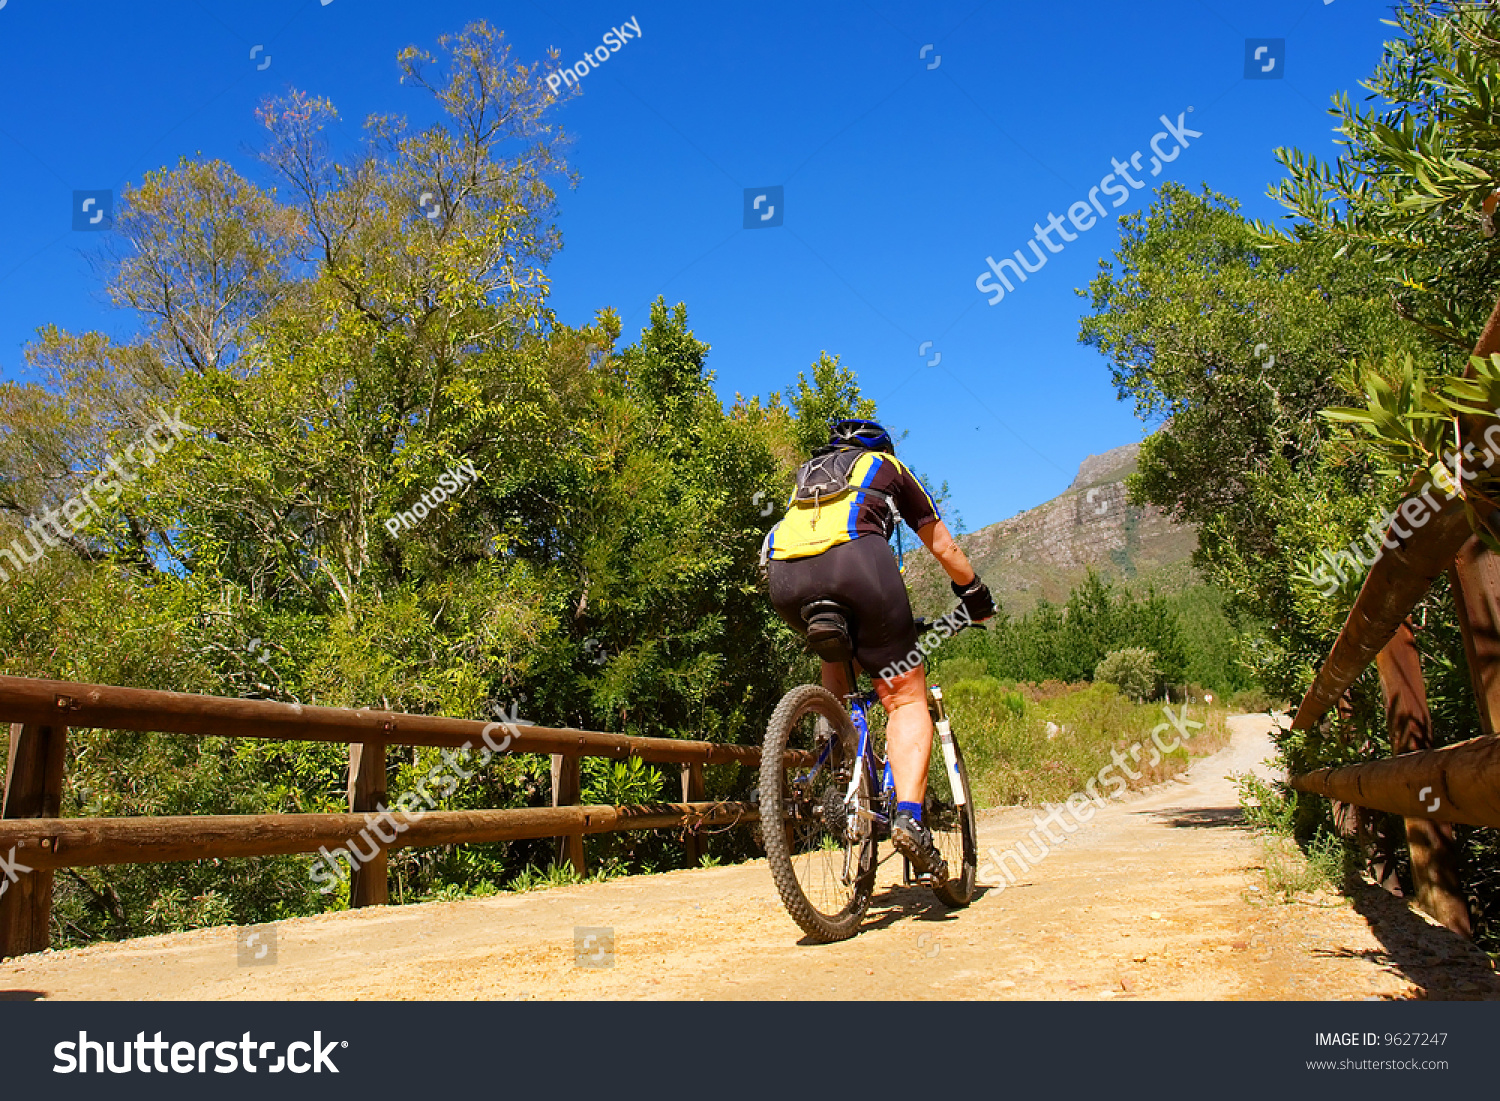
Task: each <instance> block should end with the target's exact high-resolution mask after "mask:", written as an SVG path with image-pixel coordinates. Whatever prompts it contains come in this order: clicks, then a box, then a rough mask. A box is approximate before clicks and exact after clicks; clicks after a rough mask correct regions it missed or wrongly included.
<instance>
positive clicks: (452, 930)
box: [0, 715, 1500, 1000]
mask: <svg viewBox="0 0 1500 1101" xmlns="http://www.w3.org/2000/svg"><path fill="white" fill-rule="evenodd" d="M1230 725H1231V728H1232V730H1233V734H1234V736H1233V740H1232V742H1231V744H1230V746H1229V747H1228V748H1226V749H1225V750H1223V751H1222V752H1220V753H1218V754H1216V755H1215V756H1213V757H1210V758H1207V759H1204V760H1202V761H1198V762H1196V763H1195V764H1194V766H1193V768H1192V769H1191V770H1190V771H1189V772H1188V773H1187V774H1186V776H1185V777H1182V778H1180V779H1179V781H1178V782H1174V783H1169V784H1164V785H1162V786H1161V787H1159V788H1157V789H1155V790H1153V791H1151V792H1148V793H1146V794H1144V795H1141V796H1138V797H1135V798H1133V799H1131V800H1129V801H1126V802H1122V803H1117V804H1111V805H1110V806H1109V807H1107V808H1106V809H1104V810H1101V811H1100V812H1099V813H1098V814H1097V815H1096V816H1095V818H1094V819H1093V821H1092V822H1090V823H1089V825H1088V826H1087V827H1085V828H1083V829H1081V830H1080V831H1079V832H1078V833H1077V834H1075V835H1073V836H1072V837H1071V838H1070V840H1069V841H1068V842H1067V844H1065V845H1061V846H1059V847H1058V848H1056V849H1055V850H1054V851H1053V852H1052V853H1051V855H1050V856H1048V857H1047V858H1046V859H1045V860H1043V861H1042V862H1041V863H1039V864H1037V865H1036V866H1035V867H1034V868H1032V869H1031V870H1030V871H1029V872H1028V873H1027V875H1026V877H1025V878H1023V879H1020V880H1018V881H1017V882H1015V883H1014V884H1011V883H1007V882H1004V881H1001V882H999V883H992V884H991V885H990V886H989V887H988V888H987V889H984V890H982V892H981V894H980V896H979V897H978V898H977V899H976V900H975V901H974V903H973V904H972V905H971V906H970V907H968V908H967V909H965V910H959V911H948V910H946V909H944V908H943V907H942V906H941V905H939V904H938V903H937V902H936V901H935V900H934V899H932V897H931V895H930V894H929V893H928V892H926V891H921V890H914V889H907V888H904V887H902V886H900V882H899V880H900V866H899V863H898V862H897V861H895V860H888V861H887V862H886V863H885V864H884V865H883V866H882V884H883V886H882V889H881V890H880V892H879V893H878V894H877V896H876V899H875V903H874V905H873V906H872V907H871V910H870V915H869V917H868V918H867V920H866V924H865V928H864V930H863V931H862V932H861V933H860V935H859V936H857V937H855V938H854V939H853V940H850V941H846V942H844V943H842V944H835V945H812V944H808V943H806V942H805V941H804V940H803V938H802V935H801V933H800V931H799V930H798V929H797V928H796V926H795V925H793V923H792V922H791V920H790V919H789V918H788V917H787V916H786V914H785V913H784V912H783V911H782V909H781V906H780V904H779V902H778V901H777V900H776V898H775V893H774V888H773V887H772V885H771V878H770V875H769V873H768V872H767V870H766V867H765V862H764V861H755V862H753V863H750V864H744V865H739V866H736V867H731V868H715V869H705V870H694V871H679V872H672V873H668V874H665V875H657V876H637V877H632V878H628V879H620V880H615V881H613V882H609V883H603V884H591V885H588V886H581V887H567V888H561V889H557V890H551V891H544V892H536V893H530V894H522V895H508V896H503V897H498V898H491V899H482V900H474V901H466V902H455V903H429V904H425V905H421V906H406V907H389V908H385V907H382V908H375V909H367V910H359V911H348V912H343V913H337V914H327V915H320V916H317V917H309V918H299V919H296V920H292V921H286V922H282V923H280V924H279V925H278V926H277V927H276V934H277V944H276V957H275V959H276V962H275V963H274V965H258V966H241V965H240V963H239V960H238V953H237V947H238V946H237V941H236V936H235V931H234V930H226V929H216V930H201V931H198V932H194V933H186V934H176V935H172V936H164V937H151V938H146V939H141V940H134V941H128V942H124V943H118V944H102V945H95V946H92V947H89V948H81V949H72V950H69V951H65V952H55V953H52V952H49V953H45V954H40V955H35V956H27V957H22V958H20V959H17V960H12V961H9V962H7V963H5V964H0V998H26V997H36V996H42V997H46V998H53V999H235V998H254V999H319V998H327V999H390V998H416V999H472V998H482V999H506V1000H512V999H528V998H758V999H780V998H813V999H825V998H849V997H876V998H880V997H891V996H893V995H894V994H896V993H897V992H898V991H899V992H901V993H902V994H903V995H904V996H906V997H932V998H1023V999H1049V1000H1056V999H1059V998H1082V999H1095V998H1150V999H1162V998H1210V999H1220V998H1252V999H1283V998H1291V999H1296V998H1305V999H1348V998H1353V999H1360V998H1370V997H1385V998H1389V997H1398V998H1400V997H1430V998H1479V997H1497V996H1500V981H1497V979H1496V977H1495V975H1494V974H1493V972H1492V971H1491V969H1490V968H1489V967H1488V965H1487V962H1486V961H1485V959H1484V957H1483V956H1482V955H1480V954H1479V953H1478V952H1477V951H1475V950H1474V949H1472V948H1471V947H1470V946H1468V945H1467V944H1465V943H1464V942H1463V941H1461V940H1460V939H1459V938H1457V937H1455V936H1453V935H1452V934H1450V933H1448V932H1447V931H1446V930H1444V929H1442V928H1440V927H1438V926H1436V925H1435V924H1434V923H1432V922H1431V921H1429V920H1428V919H1426V918H1425V917H1423V916H1422V915H1420V914H1419V913H1417V912H1416V911H1414V910H1411V909H1409V908H1408V907H1407V906H1406V905H1405V904H1404V903H1402V902H1401V901H1400V900H1397V899H1393V898H1391V897H1390V896H1388V895H1386V894H1385V893H1384V892H1382V891H1380V890H1378V889H1376V888H1374V887H1367V888H1365V889H1363V890H1362V891H1359V892H1357V894H1356V897H1355V898H1354V899H1353V900H1352V901H1350V900H1346V899H1343V898H1340V897H1337V896H1320V897H1317V898H1314V899H1311V900H1307V901H1303V902H1299V903H1294V904H1283V903H1279V902H1275V901H1272V900H1269V899H1267V898H1266V897H1265V894H1266V892H1265V891H1264V889H1263V887H1264V880H1263V877H1262V875H1261V873H1260V871H1259V870H1258V869H1259V865H1260V852H1261V849H1260V845H1259V844H1258V842H1257V841H1256V840H1255V839H1254V838H1253V837H1252V836H1251V835H1250V834H1249V832H1248V831H1247V830H1245V829H1244V828H1243V827H1242V826H1241V825H1239V815H1238V811H1237V809H1236V806H1237V798H1236V795H1235V789H1234V786H1233V784H1232V782H1231V781H1230V780H1229V779H1227V777H1228V775H1229V774H1231V773H1234V772H1242V771H1249V770H1251V769H1257V770H1259V771H1261V772H1262V774H1264V769H1263V767H1262V766H1261V765H1260V762H1262V761H1263V760H1264V759H1265V758H1266V757H1268V756H1269V755H1270V753H1271V743H1270V739H1269V736H1268V733H1267V731H1268V730H1269V721H1268V719H1267V717H1266V716H1264V715H1256V716H1238V717H1236V718H1233V719H1231V720H1230ZM1033 813H1034V812H1032V811H1029V810H1023V809H1015V808H1013V809H1006V810H999V811H992V812H989V813H987V814H985V815H984V816H983V818H982V820H981V823H980V835H981V847H982V848H984V849H989V848H992V847H993V848H994V849H996V850H997V851H1003V850H1004V849H1005V848H1006V847H1008V846H1009V845H1010V844H1011V843H1012V842H1013V841H1015V840H1016V839H1018V838H1020V837H1023V836H1024V835H1025V834H1026V833H1027V832H1029V831H1030V830H1031V829H1032V815H1033ZM1256 888H1260V889H1259V890H1257V889H1256ZM579 926H591V927H604V928H608V929H612V930H613V937H614V941H613V947H614V952H613V957H612V961H611V959H610V958H609V957H606V958H605V959H604V960H601V961H599V962H600V963H607V964H609V966H579V964H578V962H577V960H576V958H575V928H576V927H579Z"/></svg>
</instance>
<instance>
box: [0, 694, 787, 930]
mask: <svg viewBox="0 0 1500 1101" xmlns="http://www.w3.org/2000/svg"><path fill="white" fill-rule="evenodd" d="M0 722H8V723H10V724H11V727H10V755H9V760H8V762H7V765H6V772H5V792H4V798H3V802H0V859H3V860H4V864H3V865H0V891H3V893H0V959H3V958H5V957H7V956H14V955H20V954H22V953H25V952H36V951H41V950H42V949H45V948H46V947H47V946H48V943H49V928H50V923H51V912H52V879H53V872H54V871H55V870H56V869H58V868H77V867H89V866H97V865H105V864H138V863H156V862H164V861H183V860H209V859H216V858H217V859H225V858H231V857H253V856H275V855H284V854H288V853H312V852H318V851H320V850H322V849H323V848H325V847H328V848H331V849H335V850H336V849H339V848H345V849H347V848H349V847H350V846H351V842H354V843H356V844H359V843H360V842H361V840H362V841H363V842H364V846H365V847H367V846H368V845H369V844H370V843H371V841H372V839H373V841H374V843H375V845H376V847H377V849H378V851H376V852H375V855H374V856H372V857H371V858H370V859H368V860H362V861H359V862H358V866H357V867H355V868H353V869H352V874H351V882H350V895H349V897H350V905H352V906H373V905H381V904H383V903H385V902H386V900H387V894H386V891H387V876H386V863H387V853H388V852H389V851H390V850H392V849H399V848H409V847H421V846H431V845H456V844H465V843H476V842H492V841H514V840H520V839H526V838H548V837H550V838H556V839H557V847H558V856H559V859H560V860H567V861H569V862H570V863H571V864H572V866H573V867H574V869H576V870H577V871H578V872H580V873H582V872H583V871H584V859H583V837H584V835H585V834H590V833H609V832H614V831H620V830H639V829H666V828H673V829H683V830H685V831H686V832H687V845H688V854H689V858H690V859H691V860H693V861H694V862H696V861H697V859H698V857H699V855H700V848H699V841H698V838H697V836H696V835H695V831H697V830H698V829H700V828H703V827H709V826H731V825H735V824H741V823H751V822H755V821H758V820H759V815H758V812H757V811H756V808H755V807H754V806H752V805H750V804H748V803H725V802H710V801H706V800H705V799H704V794H705V792H704V779H703V769H704V766H706V765H713V764H737V765H745V766H751V767H758V766H759V764H760V749H759V748H758V747H754V746H740V745H720V744H716V743H711V742H701V741H685V740H677V739H674V738H633V737H627V736H625V735H621V734H604V733H599V732H596V731H587V730H570V729H554V728H550V727H541V726H531V725H526V724H515V723H500V722H496V723H485V722H480V721H475V720H469V719H449V718H441V717H436V716H428V715H403V714H399V713H395V712H389V711H370V710H348V709H344V708H334V707H308V706H303V705H301V704H295V703H279V702H275V701H270V700H239V699H225V698H221V697H217V696H194V695H185V694H182V693H177V692H159V691H151V690H146V689H139V688H116V687H110V686H108V685H99V684H74V683H71V682H67V681H49V680H34V679H30V678H26V677H0ZM81 728H98V729H108V730H138V731H160V732H164V733H177V734H184V735H191V736H198V737H206V736H213V737H228V738H268V739H275V740H280V741H315V742H339V743H347V744H348V746H349V813H347V814H246V815H191V816H178V817H153V818H62V817H60V816H59V815H60V811H61V804H62V793H63V782H64V771H65V764H66V760H67V741H68V732H69V731H70V730H72V729H81ZM392 745H403V746H437V747H445V748H454V749H464V748H471V749H480V748H488V749H490V750H491V751H494V750H496V749H497V748H498V749H499V750H500V751H501V752H504V753H545V754H549V755H550V756H551V758H552V806H551V807H533V808H521V809H510V810H467V811H425V812H424V811H417V809H416V808H415V807H411V808H405V807H403V804H402V800H398V801H397V804H396V806H394V807H388V804H387V793H386V748H387V747H388V746H392ZM583 757H608V758H614V759H616V760H623V759H625V758H629V757H638V758H640V759H642V760H645V761H652V762H658V763H666V764H677V765H680V766H681V771H682V801H681V802H678V803H658V804H651V805H644V806H628V807H616V806H579V805H577V803H578V800H579V798H580V782H579V763H580V760H581V759H582V758H583ZM407 809H410V810H412V811H413V813H411V814H406V813H404V811H405V810H407ZM395 822H399V826H398V827H396V828H392V824H393V823H395ZM388 834H389V836H387V835H388ZM356 851H359V850H356ZM351 863H353V861H351ZM20 868H25V869H26V870H25V871H24V872H22V871H18V870H17V869H20Z"/></svg>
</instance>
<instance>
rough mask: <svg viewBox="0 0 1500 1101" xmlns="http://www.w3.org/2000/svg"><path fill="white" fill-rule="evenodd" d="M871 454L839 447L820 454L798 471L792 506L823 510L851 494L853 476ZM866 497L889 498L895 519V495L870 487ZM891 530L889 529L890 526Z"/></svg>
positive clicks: (856, 449) (888, 505)
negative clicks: (825, 502) (831, 502)
mask: <svg viewBox="0 0 1500 1101" xmlns="http://www.w3.org/2000/svg"><path fill="white" fill-rule="evenodd" d="M868 454H869V452H868V451H866V450H865V449H864V448H862V447H839V448H831V449H828V450H824V451H821V452H820V453H816V454H814V455H813V457H812V458H811V459H809V460H807V462H805V463H803V464H802V466H801V467H800V468H798V470H797V488H796V490H795V491H794V492H793V493H792V502H791V503H792V506H793V507H796V506H797V505H799V504H806V503H809V502H810V503H811V504H812V506H813V508H821V507H822V506H823V503H824V501H829V500H833V499H835V498H838V497H841V496H842V495H843V494H845V493H848V492H850V490H851V489H852V488H853V487H851V486H850V485H849V472H850V471H852V470H853V469H854V464H855V463H856V462H858V461H859V459H860V457H861V456H863V455H868ZM860 492H862V493H874V494H876V495H878V496H880V497H883V498H885V503H886V507H887V508H888V509H889V510H890V512H891V517H890V520H894V519H895V502H893V501H892V500H891V495H890V494H889V493H886V492H885V491H884V490H880V489H870V488H868V487H866V488H865V489H863V490H860ZM888 526H889V525H888Z"/></svg>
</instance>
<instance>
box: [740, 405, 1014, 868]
mask: <svg viewBox="0 0 1500 1101" xmlns="http://www.w3.org/2000/svg"><path fill="white" fill-rule="evenodd" d="M898 516H899V519H901V520H905V521H906V523H907V525H908V526H910V527H911V529H912V530H913V531H915V532H916V533H917V538H919V539H921V540H922V543H923V545H925V546H926V547H927V549H928V550H929V551H931V552H932V556H933V557H934V558H936V559H937V560H938V563H939V564H940V565H941V566H942V567H943V571H944V572H945V573H946V574H947V575H948V577H949V579H950V581H951V583H952V587H953V592H954V594H955V595H956V596H957V597H958V598H959V600H960V602H961V603H962V606H963V609H964V611H965V613H966V614H967V615H968V616H969V617H970V618H971V619H972V620H974V621H975V622H978V621H980V620H984V619H988V618H990V617H991V616H992V615H994V614H995V602H994V600H993V599H992V598H991V596H990V591H989V589H988V588H987V587H986V586H985V584H984V582H983V581H981V580H979V577H978V575H977V574H975V572H974V570H973V567H971V566H970V565H969V560H968V558H967V557H965V555H964V552H963V551H962V550H960V549H959V546H958V544H957V543H956V542H954V540H953V536H952V535H951V534H950V533H949V531H948V528H947V526H946V525H945V524H944V523H943V521H942V518H941V517H940V516H939V515H938V510H937V505H936V504H935V503H934V502H933V500H932V497H931V496H930V495H929V494H928V492H927V491H926V490H925V489H923V488H922V484H921V483H920V482H919V481H917V479H916V477H915V476H914V475H913V474H912V472H911V471H909V470H908V469H907V468H906V467H905V466H904V465H903V464H902V462H901V460H899V459H898V458H896V448H895V445H894V444H893V443H892V442H891V435H890V433H889V432H887V431H886V430H885V429H884V428H882V427H881V426H880V425H879V424H876V423H875V422H874V421H868V420H857V419H847V420H841V421H836V422H834V423H833V425H832V426H831V429H830V435H829V441H828V444H827V445H826V446H825V447H821V448H819V449H818V450H816V451H814V452H813V456H812V458H811V459H810V460H809V461H808V462H807V463H805V464H803V466H802V467H801V469H799V470H798V472H797V489H796V490H795V491H794V492H793V494H792V499H791V500H790V501H788V503H787V514H786V516H785V517H784V518H783V519H782V520H781V521H780V522H779V523H777V524H776V526H775V527H774V528H772V529H771V533H770V534H769V535H768V536H767V537H766V560H767V561H766V574H767V579H768V581H769V583H770V589H771V603H772V604H773V605H774V606H775V608H776V612H777V614H778V615H780V616H781V618H782V619H784V620H785V621H786V622H787V624H788V625H789V626H790V627H791V628H792V629H793V630H795V631H797V632H798V633H799V634H801V635H803V636H804V637H809V638H810V639H811V640H814V641H815V640H816V639H817V638H818V627H819V626H820V624H819V623H818V622H817V621H816V619H815V620H814V622H813V623H812V624H811V625H809V624H808V623H806V622H804V621H803V618H802V610H803V608H804V607H806V606H807V605H808V604H810V603H812V602H813V601H817V600H833V601H837V602H838V603H839V604H841V605H843V606H844V607H845V608H846V609H848V611H849V613H850V622H849V625H848V626H849V634H850V636H851V637H852V640H853V643H854V657H855V661H856V663H857V668H859V669H864V670H867V671H869V672H870V673H871V675H872V676H873V677H874V681H875V692H876V695H878V696H879V697H880V702H881V704H882V706H884V707H885V710H886V713H887V714H888V715H889V716H890V721H889V723H888V724H887V727H886V756H887V758H888V759H889V761H890V765H891V773H892V775H893V777H894V779H895V782H896V799H897V804H896V813H895V815H894V816H893V820H892V822H891V841H892V843H893V844H895V846H896V849H897V850H898V851H899V852H900V853H901V854H902V855H904V856H905V857H906V858H907V859H908V860H910V861H911V863H912V865H913V866H914V867H915V868H916V869H917V871H918V872H919V873H922V874H926V875H928V876H931V877H932V878H933V879H934V880H936V881H937V882H939V883H941V882H943V881H944V880H946V879H947V874H948V869H947V865H946V863H945V861H944V860H943V858H942V856H941V854H940V853H939V852H938V850H937V847H936V846H935V845H934V844H933V842H932V834H931V832H930V831H929V830H928V829H927V827H926V826H925V825H924V824H923V822H922V803H923V801H924V799H925V798H926V794H927V763H928V760H929V758H930V757H931V755H932V733H933V731H932V718H931V716H930V715H929V714H928V713H927V671H926V669H925V668H924V667H923V665H922V652H921V650H919V649H918V648H917V626H916V623H915V622H914V621H913V619H912V613H911V603H910V601H909V600H908V599H907V595H906V583H905V582H904V581H903V580H902V578H901V570H900V568H899V567H898V565H897V564H896V556H895V554H894V553H893V552H892V550H891V546H890V543H889V542H888V541H887V540H889V539H890V537H891V535H892V534H893V533H894V532H895V530H896V525H897V523H898V522H899V520H898ZM823 687H824V688H827V689H828V690H829V691H830V692H832V693H833V694H834V695H836V696H839V697H840V698H842V697H844V696H846V695H847V694H848V693H850V692H852V691H853V690H854V686H853V685H852V684H848V683H846V676H845V672H844V666H843V665H842V664H840V663H836V662H829V661H824V662H823Z"/></svg>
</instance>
